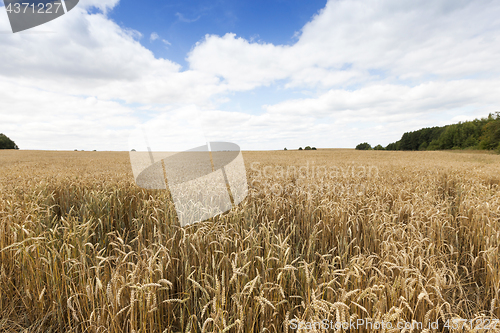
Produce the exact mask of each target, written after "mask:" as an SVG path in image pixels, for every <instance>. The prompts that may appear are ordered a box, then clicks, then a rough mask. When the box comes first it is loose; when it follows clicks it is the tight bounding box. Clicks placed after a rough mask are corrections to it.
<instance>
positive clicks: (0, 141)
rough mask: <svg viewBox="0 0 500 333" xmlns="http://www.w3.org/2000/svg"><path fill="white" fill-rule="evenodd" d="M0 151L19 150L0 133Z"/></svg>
mask: <svg viewBox="0 0 500 333" xmlns="http://www.w3.org/2000/svg"><path fill="white" fill-rule="evenodd" d="M0 149H19V147H18V146H17V145H16V143H15V142H14V141H12V140H11V139H9V138H8V137H7V136H6V135H5V134H2V133H0Z"/></svg>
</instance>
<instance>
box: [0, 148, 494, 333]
mask: <svg viewBox="0 0 500 333" xmlns="http://www.w3.org/2000/svg"><path fill="white" fill-rule="evenodd" d="M244 158H245V163H246V166H247V170H248V183H249V185H250V193H249V196H248V197H247V198H246V199H245V201H244V202H242V203H241V204H240V205H238V206H237V207H234V208H233V209H232V210H231V211H229V212H228V213H226V214H223V215H220V216H217V217H215V218H212V219H210V220H209V221H206V222H202V223H198V224H195V225H191V226H188V227H185V228H181V227H180V226H179V222H178V220H177V215H176V211H175V207H174V205H173V202H172V199H171V197H170V194H169V193H168V191H153V190H144V189H141V188H139V187H137V186H136V185H135V184H134V180H133V177H132V171H131V168H130V165H129V162H128V154H127V153H111V152H109V153H106V152H23V151H2V152H0V279H1V281H0V331H1V332H20V331H25V332H96V333H97V332H137V333H138V332H142V333H145V332H264V331H267V332H290V331H293V330H292V329H291V328H290V323H291V322H292V321H293V320H295V321H296V322H320V321H322V320H327V321H329V322H345V321H347V322H348V321H354V322H355V321H356V320H357V319H365V320H372V321H374V322H375V321H385V322H391V323H393V324H394V325H395V324H396V323H397V322H403V321H404V322H407V323H412V322H413V323H417V322H421V323H423V325H424V326H423V328H421V329H415V328H414V327H408V328H404V329H403V330H401V331H403V332H417V331H429V329H428V326H426V325H428V324H429V323H431V322H437V323H438V324H439V327H438V329H437V331H446V330H445V329H444V325H445V324H446V323H447V322H448V323H451V322H453V320H455V321H457V320H460V319H468V320H473V319H477V320H478V322H479V323H480V321H485V320H493V319H498V318H500V306H499V305H500V257H499V246H500V187H499V185H500V156H497V155H488V154H473V153H452V152H385V151H382V152H380V151H366V152H365V151H362V152H359V151H352V150H318V151H301V152H292V151H285V152H245V153H244ZM476 324H477V322H476ZM476 324H474V323H472V324H469V322H468V324H467V325H466V326H464V330H461V327H460V329H456V330H455V329H453V328H452V329H451V330H450V331H456V332H461V331H473V330H474V327H475V326H474V325H476ZM497 328H499V329H500V324H498V325H497ZM336 330H337V331H339V332H342V331H344V332H346V331H348V330H346V329H344V328H342V327H339V328H338V329H336ZM311 331H318V332H320V331H323V330H322V329H321V328H320V327H319V326H318V327H313V328H312V330H311ZM332 331H334V330H333V329H332ZM351 331H352V330H351ZM359 331H360V332H364V331H380V332H382V331H384V329H382V328H372V329H365V328H360V329H359ZM385 331H386V332H389V331H391V330H385ZM392 331H397V330H392ZM430 331H432V329H431V330H430ZM489 331H491V332H493V331H495V330H494V329H490V330H489ZM497 331H498V329H497Z"/></svg>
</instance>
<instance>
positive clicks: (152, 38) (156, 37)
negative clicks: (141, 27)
mask: <svg viewBox="0 0 500 333" xmlns="http://www.w3.org/2000/svg"><path fill="white" fill-rule="evenodd" d="M158 38H160V36H159V35H158V34H157V33H156V32H153V33H152V34H151V36H149V40H150V41H151V42H154V41H155V40H157V39H158Z"/></svg>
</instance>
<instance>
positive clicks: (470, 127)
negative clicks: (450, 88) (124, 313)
mask: <svg viewBox="0 0 500 333" xmlns="http://www.w3.org/2000/svg"><path fill="white" fill-rule="evenodd" d="M356 149H357V150H371V149H374V150H447V149H471V150H496V151H498V152H499V153H500V112H495V113H490V114H489V115H488V117H485V118H481V119H474V120H471V121H464V122H459V123H458V124H452V125H446V126H435V127H426V128H422V129H420V130H417V131H412V132H406V133H404V134H403V136H402V137H401V139H400V140H399V141H396V142H393V143H390V144H388V145H387V146H386V147H382V146H381V145H377V146H375V147H374V148H372V147H371V145H370V144H369V143H367V142H364V143H360V144H359V145H357V146H356Z"/></svg>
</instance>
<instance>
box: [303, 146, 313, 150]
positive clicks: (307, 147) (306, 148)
mask: <svg viewBox="0 0 500 333" xmlns="http://www.w3.org/2000/svg"><path fill="white" fill-rule="evenodd" d="M304 150H312V149H311V147H309V146H306V147H305V148H304Z"/></svg>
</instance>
